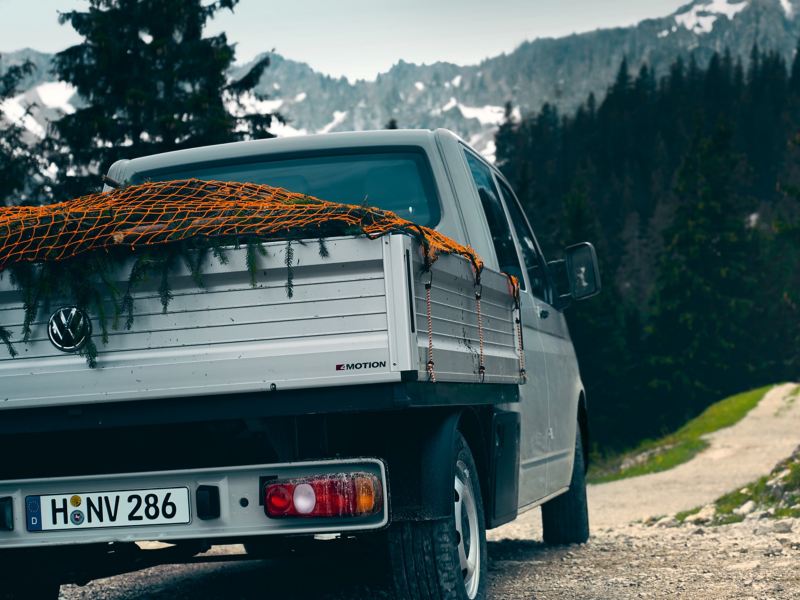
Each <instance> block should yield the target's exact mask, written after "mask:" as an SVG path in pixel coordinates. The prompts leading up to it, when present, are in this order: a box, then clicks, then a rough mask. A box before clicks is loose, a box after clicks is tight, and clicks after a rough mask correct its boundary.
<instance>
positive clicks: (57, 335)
mask: <svg viewBox="0 0 800 600" xmlns="http://www.w3.org/2000/svg"><path fill="white" fill-rule="evenodd" d="M91 335H92V321H91V319H90V318H89V315H87V314H86V313H85V312H84V311H83V310H81V309H80V308H78V307H77V306H65V307H63V308H59V309H58V310H57V311H56V312H54V313H53V314H52V315H51V316H50V321H49V322H48V324H47V337H49V338H50V342H51V343H52V344H53V346H55V347H56V348H58V349H59V350H61V351H62V352H78V351H79V350H80V349H81V348H83V347H84V346H85V345H86V342H87V341H89V338H90V337H91Z"/></svg>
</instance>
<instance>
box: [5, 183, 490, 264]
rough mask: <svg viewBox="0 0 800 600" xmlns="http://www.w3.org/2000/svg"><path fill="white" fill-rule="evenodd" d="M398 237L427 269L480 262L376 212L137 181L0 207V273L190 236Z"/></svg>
mask: <svg viewBox="0 0 800 600" xmlns="http://www.w3.org/2000/svg"><path fill="white" fill-rule="evenodd" d="M395 232H397V233H405V234H407V235H411V236H413V237H415V238H416V239H418V240H419V242H420V243H421V244H422V246H423V249H424V252H425V257H426V260H427V262H428V264H430V263H431V262H433V261H434V260H436V258H437V256H438V255H440V254H458V255H461V256H464V257H466V258H468V259H469V260H470V261H471V262H472V264H473V266H474V268H475V272H476V277H479V274H480V271H481V270H482V268H483V261H481V259H480V258H479V257H478V255H477V254H476V253H475V251H474V250H473V249H472V248H470V247H469V246H463V245H461V244H459V243H458V242H456V241H454V240H452V239H450V238H449V237H447V236H445V235H442V234H441V233H439V232H437V231H434V230H433V229H430V228H428V227H422V226H420V225H416V224H414V223H412V222H411V221H407V220H405V219H402V218H400V217H398V216H397V215H396V214H394V213H393V212H390V211H386V210H380V209H378V208H372V207H366V206H357V205H353V204H339V203H335V202H326V201H324V200H319V199H317V198H314V197H311V196H306V195H303V194H297V193H293V192H288V191H286V190H284V189H282V188H276V187H272V186H269V185H258V184H253V183H232V182H224V181H201V180H199V179H184V180H176V181H165V182H153V183H144V184H141V185H132V186H129V187H125V188H120V189H115V190H112V191H110V192H107V193H103V194H90V195H88V196H82V197H80V198H77V199H75V200H70V201H67V202H61V203H59V204H50V205H47V206H10V207H3V208H0V271H2V270H3V269H5V268H6V267H7V266H9V265H11V264H14V263H19V262H52V261H60V260H64V259H68V258H72V257H74V256H77V255H79V254H82V253H85V252H90V251H96V250H100V249H110V248H112V247H129V248H130V249H131V250H135V249H136V248H139V247H142V246H152V245H156V244H168V243H171V242H178V241H181V240H186V239H189V238H193V237H207V238H213V237H234V238H235V237H239V236H240V237H244V238H247V237H255V238H259V239H263V240H272V239H301V238H315V237H330V236H333V235H350V234H354V233H363V234H365V235H367V236H368V237H370V238H375V237H379V236H382V235H386V234H389V233H395Z"/></svg>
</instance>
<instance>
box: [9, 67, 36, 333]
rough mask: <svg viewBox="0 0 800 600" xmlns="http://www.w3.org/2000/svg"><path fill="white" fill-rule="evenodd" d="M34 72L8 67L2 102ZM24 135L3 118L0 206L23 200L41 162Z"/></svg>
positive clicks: (26, 68) (27, 69)
mask: <svg viewBox="0 0 800 600" xmlns="http://www.w3.org/2000/svg"><path fill="white" fill-rule="evenodd" d="M33 70H34V66H33V63H32V62H30V61H26V62H24V63H22V64H18V65H12V66H11V67H9V68H8V69H7V70H6V71H5V73H3V75H2V76H0V103H2V102H3V101H4V100H5V99H7V98H10V97H11V96H13V95H14V94H16V93H17V92H18V91H19V90H18V87H19V84H20V82H21V80H22V79H23V78H24V77H25V76H27V75H30V74H31V73H32V72H33ZM23 133H24V132H23V129H22V128H21V127H20V126H18V125H16V124H15V123H12V122H8V121H7V120H6V119H4V118H0V206H2V205H3V204H7V203H9V202H10V201H11V199H12V198H13V199H15V200H18V197H19V196H20V195H22V196H23V197H24V196H25V195H26V192H27V191H29V190H30V187H31V186H30V182H31V177H33V175H34V174H35V173H36V169H37V166H38V160H37V158H36V157H35V156H34V154H33V153H32V152H31V149H30V148H29V147H28V145H27V144H26V143H25V142H24V140H23ZM2 336H3V334H2V332H0V339H2V340H3V341H5V338H4V337H2Z"/></svg>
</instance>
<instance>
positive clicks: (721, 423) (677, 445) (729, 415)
mask: <svg viewBox="0 0 800 600" xmlns="http://www.w3.org/2000/svg"><path fill="white" fill-rule="evenodd" d="M772 387H773V386H771V385H768V386H764V387H761V388H758V389H755V390H750V391H749V392H743V393H741V394H737V395H735V396H731V397H729V398H725V399H724V400H720V401H719V402H717V403H715V404H712V405H711V406H709V407H708V408H707V409H706V410H705V411H703V413H701V414H700V415H699V416H697V417H695V418H694V419H692V420H691V421H689V422H688V423H686V424H685V425H684V426H683V427H681V428H680V429H678V430H677V431H675V432H674V433H671V434H669V435H667V436H665V437H663V438H661V439H658V440H645V441H644V442H642V443H641V444H640V445H639V446H637V447H636V448H634V449H633V450H630V451H628V452H624V453H622V454H618V455H616V456H611V457H608V458H604V459H600V460H599V461H595V464H594V465H592V466H591V467H590V469H589V477H588V479H589V482H590V483H604V482H607V481H616V480H618V479H625V478H628V477H637V476H639V475H646V474H648V473H657V472H659V471H666V470H668V469H671V468H673V467H676V466H678V465H680V464H682V463H685V462H687V461H689V460H691V459H692V458H693V457H694V456H695V455H696V454H697V453H698V452H700V451H701V450H703V449H704V448H706V446H708V443H707V442H706V441H705V440H703V439H702V436H704V435H706V434H708V433H712V432H714V431H717V430H719V429H724V428H725V427H730V426H731V425H734V424H736V423H738V422H739V421H740V420H741V419H742V418H743V417H744V416H745V415H746V414H747V413H748V412H750V411H751V410H752V409H753V408H754V407H755V406H756V405H757V404H758V403H759V401H760V400H761V398H763V397H764V394H766V393H767V392H768V391H769V390H770V389H772Z"/></svg>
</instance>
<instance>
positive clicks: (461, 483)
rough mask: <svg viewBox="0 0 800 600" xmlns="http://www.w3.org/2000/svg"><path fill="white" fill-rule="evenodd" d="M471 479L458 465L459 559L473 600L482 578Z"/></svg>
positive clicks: (457, 516) (476, 512)
mask: <svg viewBox="0 0 800 600" xmlns="http://www.w3.org/2000/svg"><path fill="white" fill-rule="evenodd" d="M472 485H473V484H472V478H471V477H470V472H469V469H467V465H466V464H464V462H463V461H460V460H459V461H458V462H457V463H456V477H455V505H454V509H455V510H454V511H453V514H454V517H455V525H456V532H457V534H458V535H457V536H456V538H457V540H458V560H459V563H460V565H461V574H462V576H463V577H464V589H465V590H466V592H467V597H468V598H470V599H473V598H475V597H476V596H477V595H478V585H479V584H480V578H481V569H480V565H481V555H480V552H481V545H480V534H479V530H478V508H477V505H476V504H475V493H474V492H473V489H472Z"/></svg>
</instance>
